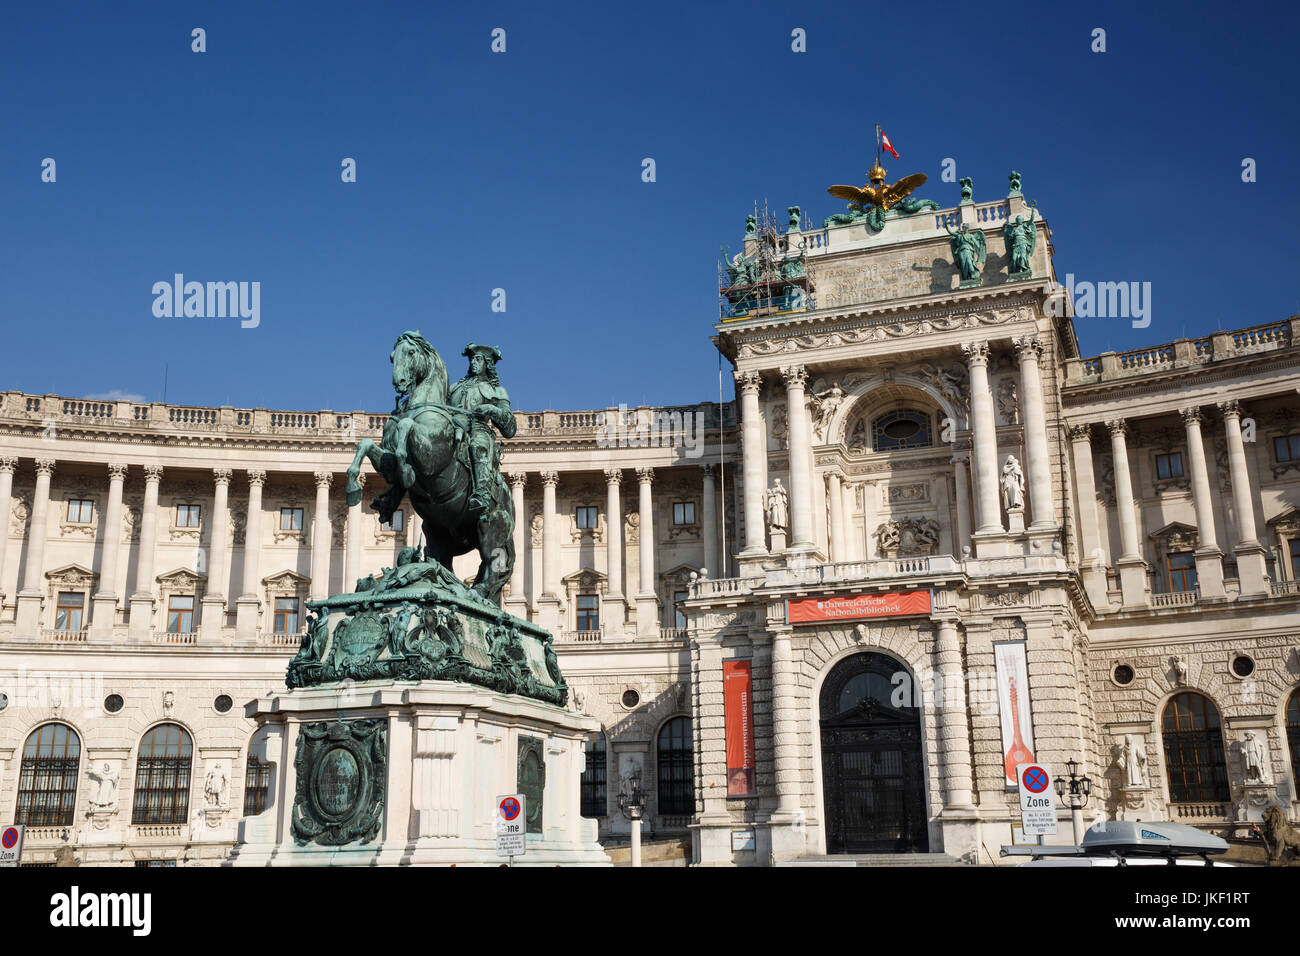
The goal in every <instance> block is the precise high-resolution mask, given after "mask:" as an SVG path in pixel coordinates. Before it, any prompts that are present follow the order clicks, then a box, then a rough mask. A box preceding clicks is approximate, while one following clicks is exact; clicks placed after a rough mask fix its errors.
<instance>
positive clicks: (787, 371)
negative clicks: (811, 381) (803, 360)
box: [781, 365, 808, 389]
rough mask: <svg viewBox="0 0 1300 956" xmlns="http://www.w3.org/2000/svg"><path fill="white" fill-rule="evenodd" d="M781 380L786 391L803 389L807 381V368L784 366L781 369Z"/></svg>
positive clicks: (802, 366)
mask: <svg viewBox="0 0 1300 956" xmlns="http://www.w3.org/2000/svg"><path fill="white" fill-rule="evenodd" d="M781 378H783V379H784V380H785V387H786V388H787V389H797V388H803V387H804V385H805V384H806V383H807V381H808V368H807V366H804V365H786V366H784V367H783V368H782V369H781Z"/></svg>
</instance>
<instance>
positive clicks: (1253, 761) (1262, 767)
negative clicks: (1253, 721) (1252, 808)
mask: <svg viewBox="0 0 1300 956" xmlns="http://www.w3.org/2000/svg"><path fill="white" fill-rule="evenodd" d="M1241 762H1242V769H1243V771H1244V772H1245V776H1246V783H1248V784H1249V783H1257V784H1271V783H1272V782H1273V775H1272V773H1271V772H1270V770H1269V766H1268V745H1267V744H1266V743H1264V741H1263V740H1262V739H1260V737H1259V735H1258V734H1257V733H1256V732H1255V731H1253V730H1248V731H1246V733H1245V734H1244V735H1243V737H1242V740H1241Z"/></svg>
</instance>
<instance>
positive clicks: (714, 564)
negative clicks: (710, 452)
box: [700, 465, 725, 578]
mask: <svg viewBox="0 0 1300 956" xmlns="http://www.w3.org/2000/svg"><path fill="white" fill-rule="evenodd" d="M716 470H717V469H716V467H715V466H714V465H701V466H700V474H701V475H702V476H703V478H704V491H703V493H702V496H701V497H702V507H701V511H702V514H701V515H700V522H701V533H702V534H703V536H704V569H705V570H706V571H708V573H709V577H713V578H721V577H725V572H724V571H723V570H722V566H721V565H720V564H718V506H717V497H716V492H715V491H714V486H713V475H714V472H715V471H716Z"/></svg>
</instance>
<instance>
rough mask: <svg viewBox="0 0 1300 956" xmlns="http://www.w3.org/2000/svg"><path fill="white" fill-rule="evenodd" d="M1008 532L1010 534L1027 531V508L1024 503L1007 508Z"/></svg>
mask: <svg viewBox="0 0 1300 956" xmlns="http://www.w3.org/2000/svg"><path fill="white" fill-rule="evenodd" d="M1007 532H1008V533H1009V534H1024V533H1025V508H1024V506H1023V505H1020V506H1018V507H1015V508H1008V509H1007Z"/></svg>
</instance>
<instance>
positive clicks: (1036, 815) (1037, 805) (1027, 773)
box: [1016, 763, 1056, 836]
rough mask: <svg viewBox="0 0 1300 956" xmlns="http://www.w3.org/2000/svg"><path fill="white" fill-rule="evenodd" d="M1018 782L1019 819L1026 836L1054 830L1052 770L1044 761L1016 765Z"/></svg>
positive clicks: (1043, 833) (1054, 811)
mask: <svg viewBox="0 0 1300 956" xmlns="http://www.w3.org/2000/svg"><path fill="white" fill-rule="evenodd" d="M1016 780H1017V781H1019V783H1020V819H1021V821H1022V822H1023V824H1024V830H1025V833H1026V834H1027V835H1028V836H1044V835H1046V834H1051V833H1055V832H1056V796H1055V794H1054V793H1053V792H1052V772H1051V770H1049V769H1048V768H1047V764H1045V763H1022V764H1017V765H1016Z"/></svg>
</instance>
